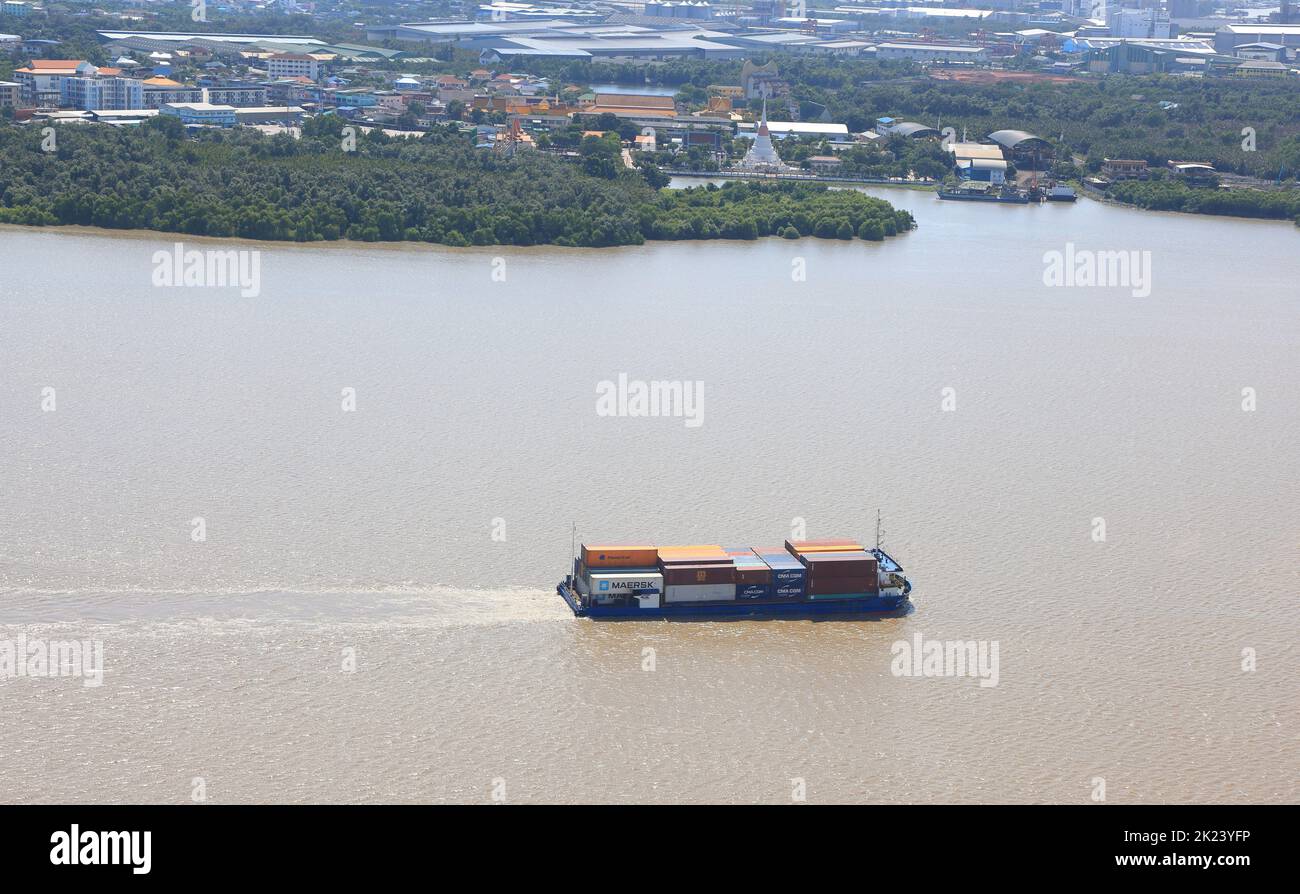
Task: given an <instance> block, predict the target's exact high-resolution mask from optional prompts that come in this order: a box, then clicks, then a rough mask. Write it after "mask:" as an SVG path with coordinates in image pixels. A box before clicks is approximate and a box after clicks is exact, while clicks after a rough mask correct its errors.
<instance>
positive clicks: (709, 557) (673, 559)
mask: <svg viewBox="0 0 1300 894" xmlns="http://www.w3.org/2000/svg"><path fill="white" fill-rule="evenodd" d="M658 561H660V562H662V563H664V564H666V565H671V564H679V565H680V564H683V563H684V564H688V565H718V564H731V557H730V556H728V555H727V554H726V553H725V552H723V551H722V547H720V546H661V547H659V552H658Z"/></svg>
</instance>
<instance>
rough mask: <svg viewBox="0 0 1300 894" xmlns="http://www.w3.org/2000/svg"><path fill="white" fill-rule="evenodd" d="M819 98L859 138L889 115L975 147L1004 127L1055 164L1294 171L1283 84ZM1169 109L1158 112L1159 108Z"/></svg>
mask: <svg viewBox="0 0 1300 894" xmlns="http://www.w3.org/2000/svg"><path fill="white" fill-rule="evenodd" d="M805 97H806V98H807V99H812V100H817V99H819V97H820V98H821V99H822V100H824V101H825V102H826V104H827V106H828V111H829V114H830V116H831V118H832V119H833V120H835V121H844V122H846V123H847V124H848V125H849V129H850V130H853V131H856V130H859V129H861V128H864V127H866V126H868V125H869V124H870V123H871V121H873V120H874V119H875V118H876V117H877V116H880V115H889V116H893V117H897V118H905V119H910V120H915V121H920V122H921V123H923V124H928V125H930V126H932V127H933V126H936V125H937V126H939V127H952V128H954V130H955V132H956V134H957V135H958V136H959V137H960V136H961V134H962V132H963V130H965V131H966V132H967V134H968V135H969V138H970V139H972V140H977V139H983V138H984V137H986V136H987V135H988V134H989V133H992V132H993V131H995V130H1002V129H1004V128H1010V129H1015V130H1026V131H1029V132H1030V133H1035V134H1038V135H1039V136H1041V137H1043V138H1044V139H1047V140H1050V141H1052V142H1053V143H1055V144H1056V145H1057V155H1058V157H1060V158H1062V159H1065V160H1068V159H1069V157H1070V156H1071V155H1072V154H1078V155H1080V156H1083V157H1084V158H1085V159H1086V164H1085V167H1087V168H1088V169H1090V170H1092V171H1096V170H1097V169H1098V168H1100V166H1101V162H1102V159H1103V158H1106V157H1110V158H1139V159H1146V160H1147V161H1148V162H1149V163H1151V164H1152V165H1157V166H1161V165H1164V164H1165V162H1167V161H1168V160H1170V159H1178V160H1183V161H1203V162H1209V163H1210V164H1213V165H1214V166H1215V167H1216V168H1218V169H1219V170H1220V171H1226V172H1234V173H1239V174H1252V175H1255V176H1259V177H1266V178H1273V177H1276V176H1277V174H1278V171H1279V169H1281V170H1282V171H1283V175H1284V176H1290V177H1294V176H1295V175H1296V172H1297V170H1298V169H1300V90H1296V89H1295V87H1294V85H1292V84H1290V83H1287V82H1284V81H1283V82H1276V83H1275V82H1265V81H1262V80H1257V81H1253V82H1252V81H1246V80H1245V79H1232V78H1207V79H1189V78H1177V77H1164V76H1151V77H1141V78H1138V77H1129V76H1124V75H1111V76H1108V77H1105V78H1089V79H1080V80H1079V81H1078V82H1077V83H1069V84H1053V83H1046V82H1044V83H1032V84H1007V83H1004V84H998V85H976V84H955V83H948V82H943V81H932V80H917V81H908V82H891V83H878V82H871V83H864V84H862V85H860V86H858V87H855V88H853V89H850V90H844V91H838V92H836V93H833V94H832V93H825V92H823V91H819V90H818V89H816V88H814V89H810V90H809V91H807V93H806V94H805ZM1161 102H1166V103H1174V104H1176V108H1162V107H1161V105H1160V103H1161ZM1246 127H1250V128H1253V129H1254V132H1255V143H1254V145H1255V149H1254V151H1248V150H1246V149H1244V148H1243V141H1244V136H1243V134H1242V129H1243V128H1246Z"/></svg>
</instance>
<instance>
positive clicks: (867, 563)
mask: <svg viewBox="0 0 1300 894" xmlns="http://www.w3.org/2000/svg"><path fill="white" fill-rule="evenodd" d="M799 559H800V561H801V562H803V564H804V567H806V568H807V569H808V572H809V573H810V574H828V575H832V574H833V575H837V576H842V575H845V574H866V573H867V572H868V571H871V572H872V573H873V574H874V573H875V571H876V557H875V556H873V555H871V554H870V553H807V554H805V555H802V556H800V557H799Z"/></svg>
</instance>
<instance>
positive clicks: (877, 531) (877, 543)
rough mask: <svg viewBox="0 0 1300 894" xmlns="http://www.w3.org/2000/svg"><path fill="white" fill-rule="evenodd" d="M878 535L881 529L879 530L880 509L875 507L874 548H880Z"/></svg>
mask: <svg viewBox="0 0 1300 894" xmlns="http://www.w3.org/2000/svg"><path fill="white" fill-rule="evenodd" d="M880 535H881V530H880V510H879V509H877V510H876V549H880V544H881V539H880Z"/></svg>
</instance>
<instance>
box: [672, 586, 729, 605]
mask: <svg viewBox="0 0 1300 894" xmlns="http://www.w3.org/2000/svg"><path fill="white" fill-rule="evenodd" d="M735 599H736V585H735V584H689V585H686V586H676V587H666V588H665V589H664V601H665V602H734V601H735Z"/></svg>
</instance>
